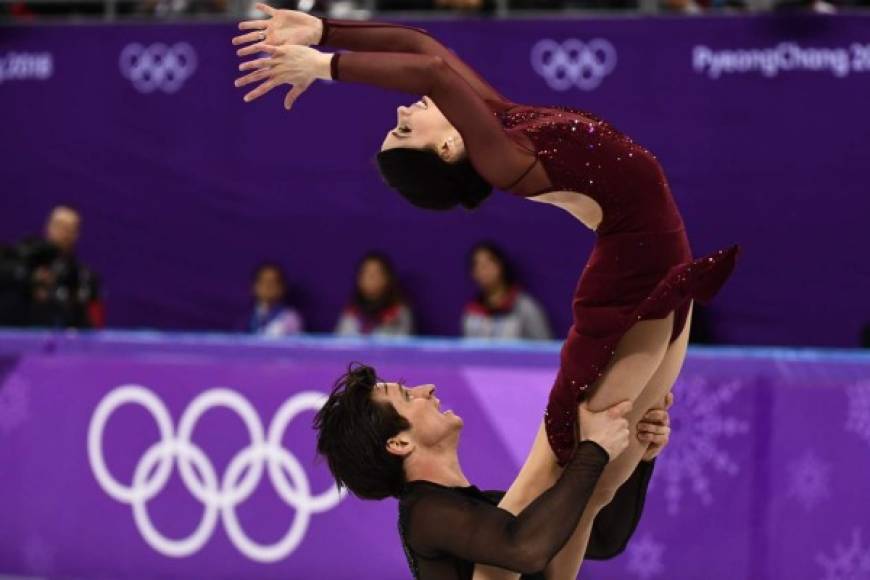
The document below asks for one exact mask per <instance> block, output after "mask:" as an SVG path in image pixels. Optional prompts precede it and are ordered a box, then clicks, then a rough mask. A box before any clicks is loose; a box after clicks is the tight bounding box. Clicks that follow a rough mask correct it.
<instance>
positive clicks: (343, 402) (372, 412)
mask: <svg viewBox="0 0 870 580" xmlns="http://www.w3.org/2000/svg"><path fill="white" fill-rule="evenodd" d="M378 382H379V381H378V378H377V375H376V374H375V369H373V368H372V367H369V366H366V365H362V364H358V363H354V364H351V365H350V367H348V370H347V373H346V374H344V375H343V376H342V377H341V378H339V379H338V381H336V384H335V387H334V388H333V390H332V393H331V394H330V395H329V399H328V400H327V401H326V404H324V405H323V407H322V408H321V409H320V411H318V413H317V416H315V418H314V428H315V429H316V430H317V452H318V453H319V454H320V455H323V456H324V457H326V461H327V463H328V465H329V470H330V471H331V472H332V476H333V477H334V478H335V482H336V484H337V485H338V487H339V488H342V487H346V488H347V489H349V490H350V491H351V492H353V494H354V495H356V496H358V497H361V498H363V499H383V498H385V497H388V496H392V497H398V496H399V493H400V492H401V489H402V485H403V484H404V483H405V472H404V466H403V460H402V458H401V457H400V456H398V455H394V454H392V453H390V452H389V451H387V441H388V440H389V439H390V437H393V436H395V435H398V434H399V433H400V432H402V431H405V430H407V429H410V427H411V424H410V423H409V422H408V420H407V419H405V418H404V417H402V416H401V415H400V414H399V412H398V411H396V408H395V407H393V405H392V403H389V402H378V401H375V400H374V399H373V398H372V392H373V391H374V388H375V385H376V384H377V383H378Z"/></svg>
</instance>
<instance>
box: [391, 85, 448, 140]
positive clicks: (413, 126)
mask: <svg viewBox="0 0 870 580" xmlns="http://www.w3.org/2000/svg"><path fill="white" fill-rule="evenodd" d="M454 131H455V130H454V129H453V125H451V124H450V121H448V120H447V117H445V116H444V114H443V113H441V111H440V110H439V109H438V107H436V106H435V103H434V102H432V99H430V98H429V97H423V98H422V99H420V100H419V101H417V102H416V103H413V104H412V105H410V106H408V107H399V108H398V109H396V126H395V127H393V128H392V129H390V131H389V132H388V133H387V136H386V138H385V139H384V142H383V144H382V145H381V151H386V150H387V149H395V148H397V147H405V148H408V149H431V150H433V151H436V152H438V150H439V147H440V146H441V144H442V143H443V142H444V141H446V140H447V138H448V137H450V136H451V134H452V133H454Z"/></svg>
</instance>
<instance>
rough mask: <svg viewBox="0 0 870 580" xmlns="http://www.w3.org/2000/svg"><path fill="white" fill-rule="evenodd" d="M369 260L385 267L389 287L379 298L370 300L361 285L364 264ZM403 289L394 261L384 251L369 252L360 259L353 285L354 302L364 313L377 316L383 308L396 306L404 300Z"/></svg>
mask: <svg viewBox="0 0 870 580" xmlns="http://www.w3.org/2000/svg"><path fill="white" fill-rule="evenodd" d="M368 262H377V263H378V264H379V265H380V267H381V268H382V269H383V271H384V274H385V276H386V278H387V287H386V288H385V289H384V293H383V295H382V296H381V297H380V298H378V299H377V300H369V299H368V298H366V297H365V296H363V293H362V291H361V290H360V287H359V275H360V273H361V272H362V269H363V266H365V265H366V264H367V263H368ZM403 300H404V299H403V297H402V291H401V289H400V288H399V281H398V278H397V277H396V270H395V268H393V262H392V261H391V260H390V258H389V257H388V256H387V255H386V254H384V253H382V252H369V253H367V254H366V255H365V256H363V257H362V259H361V260H360V261H359V264H357V267H356V278H355V279H354V287H353V304H354V306H356V307H357V308H358V309H359V310H360V312H362V314H364V315H366V316H370V317H376V316H377V315H378V314H379V313H380V312H382V311H383V310H385V309H387V308H390V307H391V306H395V305H396V304H398V303H400V302H403Z"/></svg>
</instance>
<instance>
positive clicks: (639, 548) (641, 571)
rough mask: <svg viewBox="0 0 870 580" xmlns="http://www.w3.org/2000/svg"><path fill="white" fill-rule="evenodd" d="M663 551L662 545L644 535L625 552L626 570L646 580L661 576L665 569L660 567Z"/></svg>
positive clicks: (662, 566)
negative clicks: (626, 558)
mask: <svg viewBox="0 0 870 580" xmlns="http://www.w3.org/2000/svg"><path fill="white" fill-rule="evenodd" d="M664 551H665V546H664V544H661V543H659V542H656V541H655V540H654V539H653V538H652V536H650V535H649V534H645V535H644V536H643V537H642V538H638V539H636V540H634V541H632V542H631V543H630V544H629V545H628V548H626V550H625V555H626V556H627V557H628V562H627V563H626V565H625V568H626V570H628V571H629V572H630V573H632V574H635V575H637V576H639V577H640V578H642V579H643V580H646V579H647V578H652V577H653V576H658V575H659V574H661V573H662V572H663V571H664V569H665V567H664V565H662V553H664Z"/></svg>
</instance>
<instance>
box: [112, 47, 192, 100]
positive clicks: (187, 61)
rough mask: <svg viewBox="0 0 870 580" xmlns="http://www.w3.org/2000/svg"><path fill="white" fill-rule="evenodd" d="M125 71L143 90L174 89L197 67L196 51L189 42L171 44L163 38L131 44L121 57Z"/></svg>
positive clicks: (138, 88)
mask: <svg viewBox="0 0 870 580" xmlns="http://www.w3.org/2000/svg"><path fill="white" fill-rule="evenodd" d="M118 64H119V66H120V67H121V74H123V75H124V77H125V78H127V79H130V80H131V81H132V82H133V86H134V87H136V90H137V91H139V92H140V93H153V92H154V91H155V90H158V89H159V90H161V91H163V92H164V93H174V92H176V91H177V90H178V89H180V88H181V86H182V85H183V84H184V81H186V80H187V79H188V78H190V77H191V76H192V75H193V73H194V71H195V70H196V65H197V60H196V51H194V50H193V47H192V46H191V45H189V44H188V43H186V42H178V43H176V44H173V45H172V46H167V45H165V44H163V43H161V42H157V43H154V44H152V45H149V46H147V47H146V46H142V45H141V44H139V43H138V42H134V43H132V44H128V45H127V46H125V47H124V49H123V50H122V51H121V56H120V57H119V59H118Z"/></svg>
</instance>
